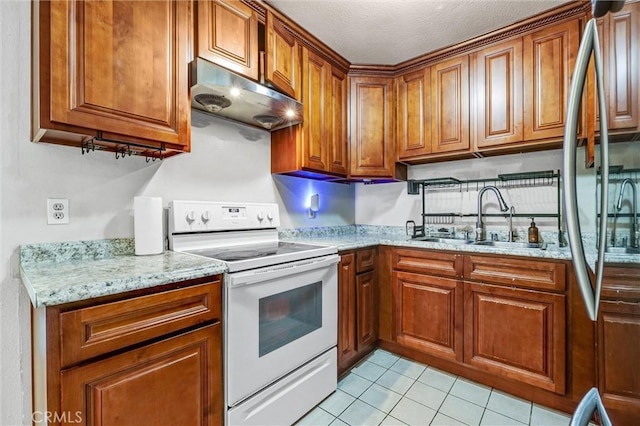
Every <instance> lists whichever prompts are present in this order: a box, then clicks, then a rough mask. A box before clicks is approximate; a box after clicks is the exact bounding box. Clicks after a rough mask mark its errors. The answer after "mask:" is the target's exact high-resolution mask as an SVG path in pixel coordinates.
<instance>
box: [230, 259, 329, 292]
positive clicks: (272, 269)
mask: <svg viewBox="0 0 640 426" xmlns="http://www.w3.org/2000/svg"><path fill="white" fill-rule="evenodd" d="M339 261H340V256H338V255H337V254H332V255H330V256H324V257H318V258H314V259H306V260H300V261H297V262H291V263H284V264H282V265H275V266H268V267H266V268H260V269H254V270H251V271H245V272H237V273H232V274H227V275H226V277H225V279H226V281H227V285H228V286H229V288H235V287H241V286H246V285H251V284H256V283H260V282H264V281H270V280H275V279H279V278H283V277H287V276H291V275H295V274H300V273H303V272H309V271H313V270H316V269H321V268H327V267H329V266H331V265H335V264H337V263H338V262H339Z"/></svg>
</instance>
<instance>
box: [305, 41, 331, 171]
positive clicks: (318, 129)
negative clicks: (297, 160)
mask: <svg viewBox="0 0 640 426" xmlns="http://www.w3.org/2000/svg"><path fill="white" fill-rule="evenodd" d="M330 73H331V65H330V64H328V63H327V62H326V61H325V60H324V59H322V58H321V57H319V56H318V55H316V54H315V53H313V52H310V51H309V50H308V49H303V50H302V74H303V75H304V79H303V89H302V103H303V105H304V123H303V124H302V128H303V129H304V136H303V151H302V161H303V166H304V167H306V168H310V169H313V170H317V171H327V170H328V169H329V167H328V166H327V163H328V161H329V129H328V128H327V126H326V125H325V120H326V118H328V117H327V115H326V114H325V112H326V111H327V110H328V106H329V104H328V101H329V99H328V97H329V93H330V90H331V89H330V86H329V83H330V81H329V80H330V76H331V74H330Z"/></svg>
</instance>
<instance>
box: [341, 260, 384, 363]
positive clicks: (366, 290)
mask: <svg viewBox="0 0 640 426" xmlns="http://www.w3.org/2000/svg"><path fill="white" fill-rule="evenodd" d="M376 252H377V250H376V248H371V249H360V250H356V251H349V252H345V253H341V254H340V257H341V260H340V263H339V264H338V374H342V373H344V372H345V371H347V370H348V369H349V368H351V367H352V366H353V365H354V364H355V363H356V362H358V361H359V360H360V359H362V358H363V357H364V356H365V355H366V354H368V353H369V352H371V351H372V350H373V349H374V348H375V346H376V343H377V341H378V303H377V297H378V296H377V293H378V289H377V275H376Z"/></svg>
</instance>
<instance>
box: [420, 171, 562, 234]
mask: <svg viewBox="0 0 640 426" xmlns="http://www.w3.org/2000/svg"><path fill="white" fill-rule="evenodd" d="M488 185H493V186H496V187H498V188H500V189H509V188H526V187H542V186H555V187H556V189H557V206H558V210H557V212H556V213H532V212H527V213H514V214H513V217H532V216H533V217H551V218H553V217H555V218H557V223H558V243H559V245H561V246H563V245H564V244H565V242H564V237H563V231H562V215H561V212H562V199H561V196H562V193H561V187H562V183H561V176H560V170H557V171H553V170H545V171H538V172H522V173H508V174H500V175H498V176H497V177H495V178H483V179H466V180H461V179H456V178H453V177H443V178H434V179H420V180H415V179H412V180H408V181H407V193H408V194H412V195H422V214H421V217H422V225H421V226H420V225H418V226H415V231H414V236H424V233H425V231H426V219H427V218H434V217H438V218H445V220H443V221H442V222H443V223H448V224H451V223H453V220H454V218H456V217H477V216H478V214H477V213H462V212H457V213H456V212H448V213H427V212H426V193H427V191H437V190H449V191H451V190H453V191H457V192H469V191H479V190H480V189H482V188H484V187H485V186H488ZM482 216H483V217H508V216H509V214H508V213H507V214H503V213H483V214H482ZM420 233H422V234H421V235H420Z"/></svg>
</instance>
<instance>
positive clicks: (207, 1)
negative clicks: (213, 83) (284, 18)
mask: <svg viewBox="0 0 640 426" xmlns="http://www.w3.org/2000/svg"><path fill="white" fill-rule="evenodd" d="M196 7H197V20H196V22H197V31H196V36H197V42H196V52H197V55H198V56H199V57H201V58H204V59H207V60H209V61H211V62H213V63H215V64H218V65H220V66H223V67H225V68H227V69H229V70H231V71H234V72H236V73H238V74H242V75H244V76H245V77H248V78H251V79H253V80H258V72H259V66H258V15H257V13H256V12H255V11H254V10H253V9H251V8H250V7H249V6H247V5H245V4H243V3H242V2H240V1H239V0H199V1H197V2H196Z"/></svg>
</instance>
